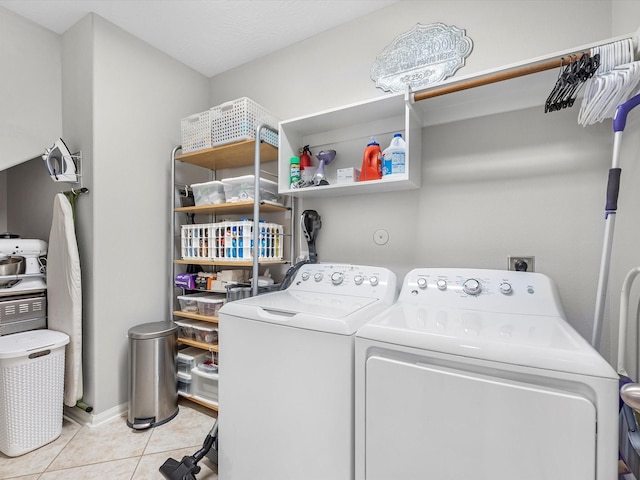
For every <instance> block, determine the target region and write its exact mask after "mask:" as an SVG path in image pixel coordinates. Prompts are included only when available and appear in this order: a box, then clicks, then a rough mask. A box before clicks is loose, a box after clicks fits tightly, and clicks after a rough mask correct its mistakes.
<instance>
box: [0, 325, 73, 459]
mask: <svg viewBox="0 0 640 480" xmlns="http://www.w3.org/2000/svg"><path fill="white" fill-rule="evenodd" d="M68 343H69V337H68V335H66V334H64V333H62V332H56V331H53V330H33V331H29V332H20V333H14V334H12V335H5V336H3V337H0V451H1V452H2V453H4V454H5V455H7V456H8V457H16V456H18V455H23V454H25V453H27V452H30V451H32V450H35V449H36V448H39V447H42V446H44V445H46V444H47V443H49V442H52V441H53V440H55V439H56V438H58V437H59V436H60V434H61V433H62V411H63V402H64V358H65V345H66V344H68Z"/></svg>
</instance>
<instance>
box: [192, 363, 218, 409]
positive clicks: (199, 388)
mask: <svg viewBox="0 0 640 480" xmlns="http://www.w3.org/2000/svg"><path fill="white" fill-rule="evenodd" d="M191 393H192V395H193V396H195V397H198V398H200V399H202V400H204V401H207V402H211V403H218V374H217V373H207V372H203V371H202V370H200V369H198V368H194V369H193V370H191Z"/></svg>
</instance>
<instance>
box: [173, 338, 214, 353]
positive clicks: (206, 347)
mask: <svg viewBox="0 0 640 480" xmlns="http://www.w3.org/2000/svg"><path fill="white" fill-rule="evenodd" d="M178 343H183V344H185V345H189V346H191V347H197V348H201V349H202V350H208V351H209V352H217V351H218V345H211V344H210V343H204V342H196V341H195V340H189V339H188V338H182V337H178Z"/></svg>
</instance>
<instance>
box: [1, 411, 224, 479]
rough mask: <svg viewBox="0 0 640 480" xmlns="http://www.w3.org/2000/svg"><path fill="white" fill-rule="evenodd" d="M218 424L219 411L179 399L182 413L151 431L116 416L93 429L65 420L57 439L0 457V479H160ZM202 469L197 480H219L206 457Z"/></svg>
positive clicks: (201, 465) (193, 451)
mask: <svg viewBox="0 0 640 480" xmlns="http://www.w3.org/2000/svg"><path fill="white" fill-rule="evenodd" d="M214 421H215V412H213V411H211V410H208V409H206V408H204V407H201V406H200V405H197V404H195V403H193V402H190V401H188V400H184V399H180V403H179V411H178V415H177V416H176V417H175V418H173V419H172V420H171V421H169V422H167V423H165V424H164V425H159V426H157V427H154V428H151V429H148V430H142V431H140V430H133V429H131V428H129V427H127V424H126V418H125V417H118V418H114V419H112V420H110V421H109V422H106V423H104V424H102V425H97V426H95V427H84V426H80V425H79V424H77V423H75V422H73V421H71V420H68V419H66V418H65V419H64V422H63V425H62V434H61V435H60V437H58V438H57V439H56V440H55V441H53V442H51V443H49V444H48V445H45V446H43V447H41V448H39V449H37V450H34V451H33V452H29V453H27V454H25V455H21V456H19V457H13V458H12V457H7V456H5V455H3V454H2V453H0V479H9V478H11V479H19V480H58V479H64V480H87V479H100V478H109V479H110V480H155V479H162V478H163V477H162V475H161V474H160V472H159V471H158V469H159V468H160V466H161V465H162V464H163V463H164V461H165V460H166V459H167V458H169V457H173V458H174V459H176V460H181V459H182V457H183V456H185V455H193V454H194V453H195V452H196V451H197V450H198V449H200V447H202V442H203V441H204V439H205V437H206V435H207V433H209V431H210V430H211V427H212V426H213V422H214ZM198 465H200V467H202V470H201V471H200V473H199V474H198V475H197V478H198V480H216V479H217V478H218V474H217V466H216V465H215V464H212V463H211V462H210V461H209V459H208V458H206V457H205V458H204V459H202V460H201V461H200V462H199V463H198Z"/></svg>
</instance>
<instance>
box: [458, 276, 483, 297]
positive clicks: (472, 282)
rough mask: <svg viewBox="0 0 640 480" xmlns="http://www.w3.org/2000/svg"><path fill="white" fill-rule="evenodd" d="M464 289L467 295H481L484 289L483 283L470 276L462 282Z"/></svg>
mask: <svg viewBox="0 0 640 480" xmlns="http://www.w3.org/2000/svg"><path fill="white" fill-rule="evenodd" d="M462 291H463V292H464V293H466V294H467V295H479V294H480V292H481V291H482V285H480V282H479V281H478V280H476V279H475V278H470V279H468V280H465V281H464V283H463V284H462Z"/></svg>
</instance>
